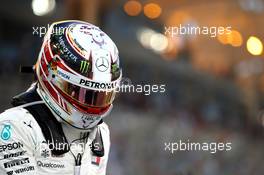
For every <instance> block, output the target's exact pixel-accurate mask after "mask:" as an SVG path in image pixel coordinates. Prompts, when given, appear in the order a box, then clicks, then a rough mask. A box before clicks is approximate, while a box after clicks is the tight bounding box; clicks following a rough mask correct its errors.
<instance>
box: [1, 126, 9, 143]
mask: <svg viewBox="0 0 264 175" xmlns="http://www.w3.org/2000/svg"><path fill="white" fill-rule="evenodd" d="M10 130H11V126H10V125H4V128H3V130H2V132H1V138H2V139H3V140H9V139H10V137H11V132H10Z"/></svg>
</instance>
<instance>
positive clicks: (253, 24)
mask: <svg viewBox="0 0 264 175" xmlns="http://www.w3.org/2000/svg"><path fill="white" fill-rule="evenodd" d="M263 18H264V1H263V0H177V1H174V0H163V1H161V0H112V1H108V0H105V1H103V0H33V1H31V0H8V1H2V2H1V6H0V65H1V66H0V83H1V84H0V92H1V95H0V98H1V103H0V109H1V111H4V110H5V109H7V108H9V107H11V105H10V99H11V98H12V96H14V95H16V94H18V93H20V92H22V91H24V90H26V89H27V87H28V86H29V85H30V83H31V81H32V75H27V74H21V73H19V66H20V65H33V64H34V63H35V61H36V58H37V56H38V52H39V50H40V47H41V42H42V39H43V36H40V34H37V33H36V32H35V33H34V29H37V27H38V29H39V28H40V27H47V25H48V24H51V23H52V22H54V21H59V20H65V19H80V20H84V21H87V22H90V23H93V24H96V25H98V26H99V27H100V28H102V30H103V31H105V32H106V33H107V34H109V35H110V37H111V38H112V39H113V41H114V42H115V43H116V45H117V47H118V48H119V52H120V58H121V64H122V66H123V73H124V76H125V77H126V78H128V79H130V80H131V82H132V83H133V84H142V85H144V84H165V85H166V92H165V93H152V94H151V95H149V96H146V95H144V94H143V93H121V94H120V95H119V96H118V98H117V99H116V102H115V108H114V110H113V112H112V114H111V115H110V116H109V117H107V118H106V121H107V122H108V123H109V125H110V129H111V137H112V148H111V153H110V158H109V165H108V174H109V175H124V174H125V175H134V174H137V175H249V174H250V175H251V174H252V175H253V174H254V175H263V173H264V166H263V165H264V149H263V144H264V141H263V136H264V135H263V134H264V132H263V126H264V115H263V112H262V110H263V109H264V72H263V71H264V55H263V45H262V42H263V41H264V31H263V29H264V20H263ZM179 25H191V26H208V27H210V26H224V27H226V26H231V27H232V32H231V33H229V34H223V35H218V36H217V37H210V36H209V35H188V36H187V35H177V36H176V35H175V36H173V37H171V36H167V35H165V26H166V27H169V26H179ZM188 139H189V140H190V141H195V142H201V143H202V142H232V150H231V151H228V152H218V153H216V154H211V153H210V152H203V151H189V152H187V151H185V152H183V151H178V152H176V153H174V154H171V153H169V152H167V151H165V150H164V142H178V141H179V140H183V141H184V140H186V141H187V140H188Z"/></svg>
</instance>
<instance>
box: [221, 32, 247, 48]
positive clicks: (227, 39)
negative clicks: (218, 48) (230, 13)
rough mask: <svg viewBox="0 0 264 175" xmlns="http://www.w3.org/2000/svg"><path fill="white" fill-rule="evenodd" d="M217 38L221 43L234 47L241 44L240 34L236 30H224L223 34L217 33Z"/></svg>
mask: <svg viewBox="0 0 264 175" xmlns="http://www.w3.org/2000/svg"><path fill="white" fill-rule="evenodd" d="M217 38H218V40H219V41H220V42H221V43H222V44H230V45H232V46H234V47H239V46H241V45H242V44H243V38H242V35H241V34H240V32H238V31H236V30H232V31H231V32H227V31H225V33H224V34H221V35H218V36H217Z"/></svg>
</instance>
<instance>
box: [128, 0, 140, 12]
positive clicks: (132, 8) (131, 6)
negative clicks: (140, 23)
mask: <svg viewBox="0 0 264 175" xmlns="http://www.w3.org/2000/svg"><path fill="white" fill-rule="evenodd" d="M141 10H142V5H141V3H140V2H138V1H135V0H131V1H127V2H126V3H125V5H124V11H125V12H126V13H127V14H128V15H129V16H137V15H139V13H140V12H141Z"/></svg>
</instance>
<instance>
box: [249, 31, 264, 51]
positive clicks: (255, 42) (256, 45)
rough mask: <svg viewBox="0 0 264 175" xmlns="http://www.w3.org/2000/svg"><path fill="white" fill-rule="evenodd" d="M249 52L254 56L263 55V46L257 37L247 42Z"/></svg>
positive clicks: (252, 37) (250, 38)
mask: <svg viewBox="0 0 264 175" xmlns="http://www.w3.org/2000/svg"><path fill="white" fill-rule="evenodd" d="M247 50H248V52H249V53H251V54H252V55H261V54H262V52H263V44H262V42H261V41H260V39H258V38H257V37H255V36H251V37H249V38H248V40H247Z"/></svg>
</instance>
